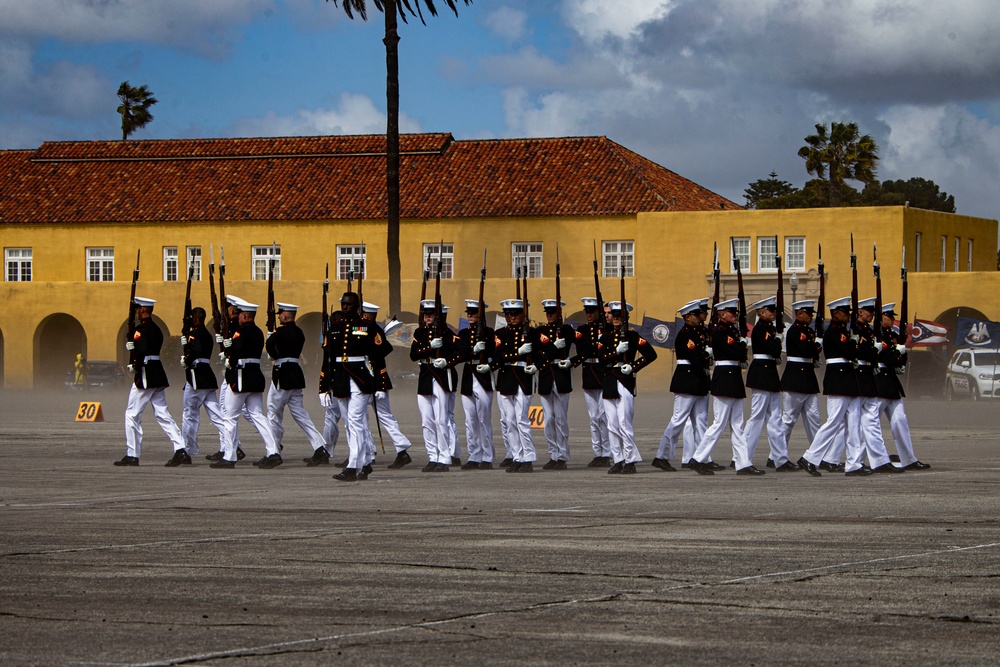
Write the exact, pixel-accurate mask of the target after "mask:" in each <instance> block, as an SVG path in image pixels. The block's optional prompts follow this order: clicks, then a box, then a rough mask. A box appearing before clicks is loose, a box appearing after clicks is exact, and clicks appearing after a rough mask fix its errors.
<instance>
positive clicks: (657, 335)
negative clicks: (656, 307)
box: [639, 315, 684, 347]
mask: <svg viewBox="0 0 1000 667" xmlns="http://www.w3.org/2000/svg"><path fill="white" fill-rule="evenodd" d="M683 326H684V320H683V319H681V318H680V317H675V318H674V321H673V322H664V321H663V320H658V319H655V318H652V317H648V316H646V315H643V316H642V324H640V325H639V335H640V336H642V337H643V338H645V339H646V340H648V341H649V344H650V345H654V346H656V347H673V346H674V339H675V338H676V337H677V332H678V331H680V330H681V327H683Z"/></svg>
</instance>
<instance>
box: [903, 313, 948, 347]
mask: <svg viewBox="0 0 1000 667" xmlns="http://www.w3.org/2000/svg"><path fill="white" fill-rule="evenodd" d="M949 331H950V329H948V327H946V326H945V325H943V324H938V323H937V322H931V321H930V320H917V319H914V320H913V324H911V325H910V337H909V340H908V343H907V347H930V346H933V345H947V344H948V343H949V341H948V332H949Z"/></svg>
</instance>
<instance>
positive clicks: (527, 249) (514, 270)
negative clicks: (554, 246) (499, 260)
mask: <svg viewBox="0 0 1000 667" xmlns="http://www.w3.org/2000/svg"><path fill="white" fill-rule="evenodd" d="M510 253H511V274H512V275H514V276H517V275H519V273H518V272H519V270H520V268H521V267H522V266H525V265H527V267H528V277H529V278H541V277H542V244H541V243H512V244H511V246H510ZM521 277H522V278H523V277H524V276H521Z"/></svg>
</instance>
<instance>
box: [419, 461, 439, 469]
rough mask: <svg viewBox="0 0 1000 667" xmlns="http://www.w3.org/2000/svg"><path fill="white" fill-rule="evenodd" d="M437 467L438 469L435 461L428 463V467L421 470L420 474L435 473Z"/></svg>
mask: <svg viewBox="0 0 1000 667" xmlns="http://www.w3.org/2000/svg"><path fill="white" fill-rule="evenodd" d="M436 467H437V463H435V462H434V461H431V462H430V463H428V464H427V465H425V466H424V467H423V468H421V469H420V472H434V468H436Z"/></svg>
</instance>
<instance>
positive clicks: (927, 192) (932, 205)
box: [882, 178, 956, 213]
mask: <svg viewBox="0 0 1000 667" xmlns="http://www.w3.org/2000/svg"><path fill="white" fill-rule="evenodd" d="M882 189H883V190H884V191H885V192H893V193H898V194H900V195H902V197H901V198H900V199H902V201H901V202H900V203H903V202H909V205H910V206H913V207H914V208H923V209H927V210H928V211H944V212H945V213H954V212H955V210H956V209H955V197H954V195H949V194H948V193H947V192H941V189H940V188H939V187H938V185H937V183H935V182H934V181H929V180H927V179H926V178H911V179H910V180H908V181H903V180H897V181H886V182H884V183H882Z"/></svg>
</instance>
